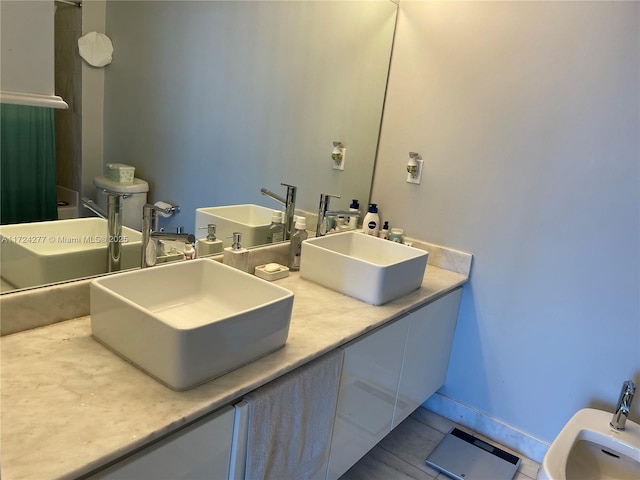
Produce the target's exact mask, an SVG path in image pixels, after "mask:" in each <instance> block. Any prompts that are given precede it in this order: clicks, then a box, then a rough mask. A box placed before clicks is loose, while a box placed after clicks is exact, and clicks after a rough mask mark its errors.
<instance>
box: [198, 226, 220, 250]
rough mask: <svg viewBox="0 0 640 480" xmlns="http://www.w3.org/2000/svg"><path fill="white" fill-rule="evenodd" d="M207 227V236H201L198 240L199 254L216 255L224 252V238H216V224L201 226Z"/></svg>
mask: <svg viewBox="0 0 640 480" xmlns="http://www.w3.org/2000/svg"><path fill="white" fill-rule="evenodd" d="M200 228H206V229H207V238H201V239H200V240H198V247H197V252H198V256H199V257H202V256H204V255H214V254H216V253H222V240H218V239H217V238H216V225H215V223H210V224H209V225H207V226H206V227H200Z"/></svg>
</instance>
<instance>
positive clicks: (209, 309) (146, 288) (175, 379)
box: [91, 259, 293, 390]
mask: <svg viewBox="0 0 640 480" xmlns="http://www.w3.org/2000/svg"><path fill="white" fill-rule="evenodd" d="M292 307H293V293H291V292H290V291H289V290H286V289H284V288H282V287H279V286H277V285H273V284H271V283H268V282H265V281H264V280H261V279H259V278H257V277H254V276H253V275H249V274H247V273H243V272H240V271H239V270H236V269H234V268H231V267H228V266H227V265H223V264H221V263H219V262H215V261H213V260H207V259H198V260H189V261H184V262H180V263H173V264H167V265H163V266H157V267H153V268H145V269H142V270H137V271H131V272H126V273H120V274H115V275H111V276H106V277H103V278H99V279H96V280H93V282H92V283H91V331H92V333H93V336H94V338H95V339H96V340H98V341H99V342H100V343H102V344H103V345H105V346H107V347H108V348H109V349H111V350H113V351H114V352H116V353H117V354H118V355H120V356H122V357H123V358H124V359H126V360H128V361H130V362H131V363H133V364H134V365H135V366H137V367H138V368H140V369H141V370H143V371H144V372H146V373H148V374H149V375H151V376H153V377H154V378H156V379H157V380H159V381H160V382H162V383H164V384H165V385H167V386H169V387H170V388H172V389H174V390H187V389H189V388H192V387H195V386H197V385H199V384H201V383H204V382H206V381H208V380H211V379H213V378H215V377H218V376H220V375H223V374H224V373H227V372H229V371H231V370H233V369H236V368H238V367H241V366H243V365H246V364H247V363H250V362H252V361H254V360H256V359H258V358H260V357H263V356H265V355H267V354H269V353H271V352H273V351H275V350H277V349H279V348H280V347H282V346H283V345H284V344H285V342H286V340H287V335H288V333H289V323H290V321H291V309H292Z"/></svg>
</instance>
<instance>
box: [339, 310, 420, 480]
mask: <svg viewBox="0 0 640 480" xmlns="http://www.w3.org/2000/svg"><path fill="white" fill-rule="evenodd" d="M408 324H409V322H408V317H404V318H402V319H400V320H398V321H396V322H394V323H392V324H390V325H387V326H384V327H382V328H381V329H379V330H376V331H375V332H373V333H371V334H369V335H367V336H366V337H364V338H361V339H358V340H356V341H354V342H353V343H351V344H349V345H347V346H346V347H344V350H345V352H344V360H343V366H342V376H341V379H340V390H339V392H338V407H337V411H336V419H335V422H334V426H333V438H332V440H331V452H330V454H329V470H328V474H327V478H328V479H337V478H338V477H340V476H341V475H342V474H343V473H344V472H346V471H347V470H348V469H349V468H351V466H352V465H353V464H354V463H356V462H357V461H358V460H359V459H360V458H361V457H362V456H363V455H364V454H365V453H367V452H368V451H369V450H370V449H371V448H372V447H373V446H374V445H375V444H376V443H378V442H379V441H380V440H382V439H383V438H384V437H385V436H386V435H387V434H388V433H389V432H390V431H391V422H392V420H393V410H394V405H395V402H396V393H397V390H398V381H399V379H400V370H401V368H402V352H403V350H404V343H405V339H406V336H407V327H408Z"/></svg>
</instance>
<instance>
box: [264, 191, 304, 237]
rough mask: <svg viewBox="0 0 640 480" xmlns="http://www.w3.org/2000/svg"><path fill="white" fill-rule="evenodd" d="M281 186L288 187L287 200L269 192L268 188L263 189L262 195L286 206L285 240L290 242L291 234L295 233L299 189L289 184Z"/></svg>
mask: <svg viewBox="0 0 640 480" xmlns="http://www.w3.org/2000/svg"><path fill="white" fill-rule="evenodd" d="M280 185H282V186H284V187H287V196H286V198H282V197H281V196H280V195H277V194H275V193H273V192H271V191H269V190H267V189H266V188H261V189H260V193H262V195H266V196H267V197H271V198H273V199H274V200H275V201H276V202H280V203H281V204H282V205H284V215H285V228H284V239H285V240H288V239H290V238H291V234H292V233H293V226H294V217H295V213H296V192H297V190H298V189H297V187H294V186H293V185H289V184H287V183H281V184H280Z"/></svg>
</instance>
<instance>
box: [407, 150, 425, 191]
mask: <svg viewBox="0 0 640 480" xmlns="http://www.w3.org/2000/svg"><path fill="white" fill-rule="evenodd" d="M421 178H422V157H421V156H420V154H419V153H416V152H409V162H408V163H407V183H414V184H416V185H420V181H421Z"/></svg>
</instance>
